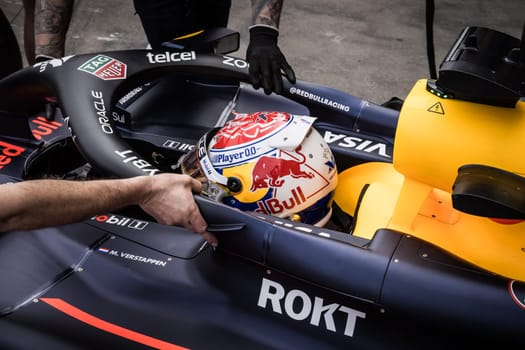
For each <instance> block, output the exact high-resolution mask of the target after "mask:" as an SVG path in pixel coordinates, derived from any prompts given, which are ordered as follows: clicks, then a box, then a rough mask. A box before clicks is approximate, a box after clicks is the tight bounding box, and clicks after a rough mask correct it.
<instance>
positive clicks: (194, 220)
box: [140, 174, 218, 246]
mask: <svg viewBox="0 0 525 350" xmlns="http://www.w3.org/2000/svg"><path fill="white" fill-rule="evenodd" d="M144 178H145V179H148V180H149V184H148V185H147V186H149V187H148V192H147V195H146V196H144V199H143V200H142V201H141V203H140V207H141V208H142V209H143V210H144V211H145V212H146V213H148V214H150V215H151V216H153V217H154V218H155V220H157V221H158V222H159V223H161V224H165V225H181V226H184V227H185V228H187V229H188V230H191V231H194V232H196V233H199V234H201V235H202V236H203V238H204V239H206V241H208V243H210V244H211V245H212V246H217V244H218V241H217V238H216V237H215V236H214V235H213V234H211V233H209V232H208V231H206V227H207V223H206V221H205V220H204V218H203V217H202V215H201V212H200V211H199V207H198V206H197V203H196V202H195V199H194V198H193V193H199V192H201V190H202V184H201V183H200V182H199V181H197V180H195V179H193V178H192V177H190V176H188V175H179V174H159V175H154V176H148V177H144Z"/></svg>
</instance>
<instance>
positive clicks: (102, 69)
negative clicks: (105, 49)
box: [78, 55, 127, 80]
mask: <svg viewBox="0 0 525 350" xmlns="http://www.w3.org/2000/svg"><path fill="white" fill-rule="evenodd" d="M78 70H81V71H83V72H86V73H89V74H93V75H96V76H97V77H99V78H100V79H102V80H116V79H126V70H127V66H126V64H125V63H123V62H120V61H119V60H116V59H114V58H112V57H109V56H106V55H97V56H95V57H93V58H92V59H90V60H89V61H87V62H85V63H84V64H82V65H81V66H80V67H78Z"/></svg>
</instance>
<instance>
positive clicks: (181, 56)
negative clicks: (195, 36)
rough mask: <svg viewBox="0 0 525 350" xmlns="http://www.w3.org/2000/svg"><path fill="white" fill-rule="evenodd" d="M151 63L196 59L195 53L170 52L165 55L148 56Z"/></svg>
mask: <svg viewBox="0 0 525 350" xmlns="http://www.w3.org/2000/svg"><path fill="white" fill-rule="evenodd" d="M146 57H148V62H149V63H171V62H180V61H193V60H195V59H196V56H195V51H186V52H169V51H166V52H164V53H151V52H148V53H147V54H146Z"/></svg>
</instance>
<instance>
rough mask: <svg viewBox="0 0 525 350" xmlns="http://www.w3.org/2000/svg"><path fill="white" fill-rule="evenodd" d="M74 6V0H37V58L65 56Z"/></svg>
mask: <svg viewBox="0 0 525 350" xmlns="http://www.w3.org/2000/svg"><path fill="white" fill-rule="evenodd" d="M73 4H74V0H36V2H35V58H37V59H38V58H43V59H49V58H57V57H62V56H64V54H65V43H66V34H67V30H68V28H69V23H70V21H71V15H72V13H73Z"/></svg>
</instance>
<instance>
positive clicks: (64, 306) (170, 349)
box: [40, 298, 188, 350]
mask: <svg viewBox="0 0 525 350" xmlns="http://www.w3.org/2000/svg"><path fill="white" fill-rule="evenodd" d="M40 300H41V301H43V302H44V303H46V304H48V305H50V306H52V307H54V308H55V309H57V310H59V311H61V312H63V313H65V314H66V315H68V316H71V317H73V318H76V319H77V320H79V321H82V322H84V323H87V324H88V325H90V326H92V327H95V328H98V329H101V330H103V331H106V332H108V333H112V334H115V335H118V336H119V337H122V338H126V339H129V340H132V341H134V342H137V343H140V344H144V345H147V346H151V347H152V348H155V349H163V350H164V349H166V350H188V348H184V347H182V346H178V345H175V344H171V343H167V342H165V341H162V340H159V339H156V338H152V337H150V336H147V335H144V334H142V333H138V332H134V331H132V330H129V329H127V328H124V327H120V326H117V325H116V324H113V323H110V322H106V321H104V320H101V319H100V318H98V317H95V316H92V315H90V314H88V313H87V312H84V311H82V310H80V309H78V308H76V307H74V306H73V305H71V304H69V303H67V302H65V301H64V300H62V299H59V298H40Z"/></svg>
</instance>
